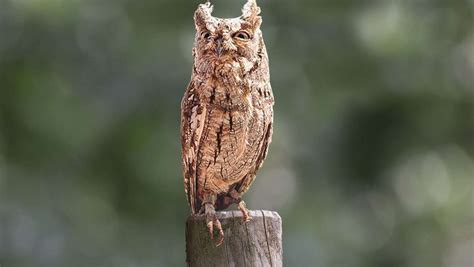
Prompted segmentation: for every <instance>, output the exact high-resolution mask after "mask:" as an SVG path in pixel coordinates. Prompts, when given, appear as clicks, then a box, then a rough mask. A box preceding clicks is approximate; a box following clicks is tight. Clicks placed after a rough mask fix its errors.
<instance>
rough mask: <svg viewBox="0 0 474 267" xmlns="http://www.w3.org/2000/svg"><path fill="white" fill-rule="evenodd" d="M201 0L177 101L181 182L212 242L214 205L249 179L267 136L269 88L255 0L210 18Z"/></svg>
mask: <svg viewBox="0 0 474 267" xmlns="http://www.w3.org/2000/svg"><path fill="white" fill-rule="evenodd" d="M211 12H212V6H211V4H210V3H209V2H208V3H206V4H201V5H199V7H198V9H197V10H196V12H195V15H194V20H195V26H196V38H195V44H194V48H193V57H194V66H193V71H192V76H191V81H190V83H189V85H188V88H187V90H186V92H185V94H184V97H183V100H182V102H181V143H182V164H183V174H184V185H185V190H186V194H187V197H188V202H189V205H190V207H191V212H192V214H193V215H198V214H204V215H205V216H206V222H207V227H208V230H209V233H210V235H211V239H212V238H213V236H214V232H213V231H214V229H215V230H217V231H218V232H219V238H218V239H217V244H218V245H219V244H221V243H222V241H223V239H224V233H223V231H222V227H221V224H220V222H219V220H218V219H217V217H216V214H215V212H216V210H222V209H225V208H227V207H228V206H229V205H231V204H234V203H235V204H238V207H239V209H240V210H241V211H242V213H243V215H244V221H245V222H247V221H249V220H250V219H251V218H250V216H249V214H248V210H247V209H246V207H245V202H244V201H243V200H242V198H241V197H242V195H243V194H244V193H245V192H246V191H247V190H248V189H249V187H250V185H251V184H252V182H253V181H254V179H255V175H256V172H257V170H258V169H259V168H260V167H261V166H262V163H263V161H264V159H265V157H266V155H267V151H268V145H269V144H270V141H271V138H272V124H273V103H274V100H273V93H272V89H271V86H270V75H269V69H268V56H267V52H266V49H265V44H264V42H263V36H262V32H261V30H260V25H261V23H262V18H261V17H260V16H259V14H260V8H259V7H258V6H257V3H256V2H255V0H248V2H247V3H246V4H245V6H244V7H243V9H242V15H241V16H240V17H238V18H233V19H221V18H215V17H213V16H212V15H211Z"/></svg>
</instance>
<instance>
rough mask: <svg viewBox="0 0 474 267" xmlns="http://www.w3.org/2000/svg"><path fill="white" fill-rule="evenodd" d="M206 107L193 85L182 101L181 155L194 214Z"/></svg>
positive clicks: (187, 192) (185, 182)
mask: <svg viewBox="0 0 474 267" xmlns="http://www.w3.org/2000/svg"><path fill="white" fill-rule="evenodd" d="M206 114H207V112H206V106H205V105H203V104H201V103H200V101H199V97H198V95H197V94H196V93H195V91H194V85H193V84H192V83H191V84H190V85H189V87H188V90H187V91H186V93H185V94H184V97H183V100H182V101H181V149H182V151H181V153H182V165H183V176H184V188H185V192H186V195H187V198H188V203H189V206H190V207H191V212H192V214H195V213H196V212H198V211H196V210H195V209H196V193H197V186H198V183H197V179H196V177H197V156H198V151H199V143H200V141H201V135H202V132H203V129H204V124H205V121H206Z"/></svg>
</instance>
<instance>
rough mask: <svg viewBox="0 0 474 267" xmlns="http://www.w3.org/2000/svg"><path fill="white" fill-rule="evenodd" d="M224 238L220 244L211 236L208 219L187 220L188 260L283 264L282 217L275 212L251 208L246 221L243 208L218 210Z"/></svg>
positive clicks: (221, 263) (195, 264)
mask: <svg viewBox="0 0 474 267" xmlns="http://www.w3.org/2000/svg"><path fill="white" fill-rule="evenodd" d="M217 216H218V218H219V220H220V221H221V223H222V228H223V230H224V234H225V240H224V243H223V244H222V245H220V246H219V247H216V246H215V243H214V242H213V241H212V240H211V239H210V238H209V234H208V231H207V228H206V223H205V218H204V217H203V216H200V217H191V216H190V217H189V218H188V220H187V222H186V262H187V263H188V266H191V267H201V266H203V267H204V266H205V267H208V266H235V267H238V266H282V265H283V262H282V254H283V253H282V252H283V251H282V242H281V236H282V227H281V217H280V215H278V213H276V212H274V211H266V210H256V211H250V216H252V217H253V219H252V220H251V221H250V222H248V223H245V224H243V223H242V213H241V212H240V211H222V212H217Z"/></svg>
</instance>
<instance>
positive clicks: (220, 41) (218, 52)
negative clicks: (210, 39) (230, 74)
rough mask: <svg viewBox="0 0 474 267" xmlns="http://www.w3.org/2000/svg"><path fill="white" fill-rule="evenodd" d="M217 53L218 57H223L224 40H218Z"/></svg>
mask: <svg viewBox="0 0 474 267" xmlns="http://www.w3.org/2000/svg"><path fill="white" fill-rule="evenodd" d="M216 53H217V56H218V57H220V56H221V55H222V39H217V46H216Z"/></svg>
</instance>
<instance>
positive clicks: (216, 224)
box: [205, 203, 224, 247]
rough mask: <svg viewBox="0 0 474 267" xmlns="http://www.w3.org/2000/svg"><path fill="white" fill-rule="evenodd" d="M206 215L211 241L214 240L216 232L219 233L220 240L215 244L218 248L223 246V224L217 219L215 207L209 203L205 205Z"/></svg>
mask: <svg viewBox="0 0 474 267" xmlns="http://www.w3.org/2000/svg"><path fill="white" fill-rule="evenodd" d="M205 215H206V226H207V230H208V231H209V236H210V238H211V240H214V230H217V232H218V238H217V240H216V242H215V244H216V247H218V246H220V245H222V243H223V242H224V230H222V224H221V222H220V221H219V219H217V215H216V211H215V208H214V205H212V204H210V203H207V204H206V205H205Z"/></svg>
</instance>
